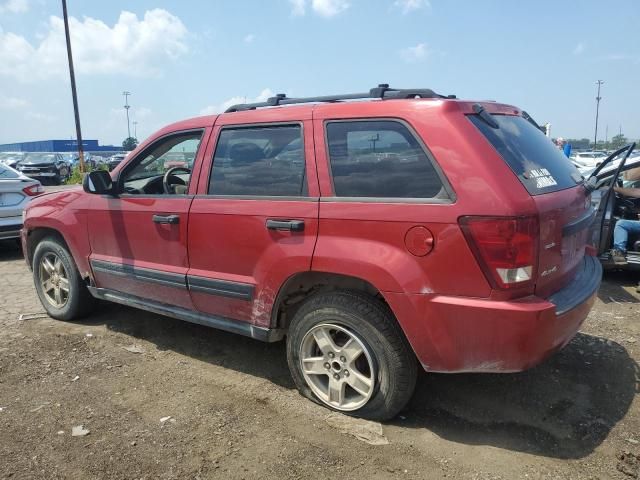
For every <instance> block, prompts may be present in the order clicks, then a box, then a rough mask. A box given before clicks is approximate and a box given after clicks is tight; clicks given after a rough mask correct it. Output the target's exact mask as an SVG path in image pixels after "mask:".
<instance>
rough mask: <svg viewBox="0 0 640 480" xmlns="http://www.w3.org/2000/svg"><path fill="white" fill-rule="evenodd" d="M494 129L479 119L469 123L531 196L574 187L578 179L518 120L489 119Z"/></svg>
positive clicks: (576, 173)
mask: <svg viewBox="0 0 640 480" xmlns="http://www.w3.org/2000/svg"><path fill="white" fill-rule="evenodd" d="M491 117H492V118H493V119H494V120H495V121H496V123H497V124H498V128H494V127H492V126H491V125H489V124H488V123H487V122H485V121H484V120H483V119H482V118H481V117H480V116H479V115H469V119H470V120H471V122H472V123H473V124H474V125H475V126H476V127H477V128H478V130H480V132H481V133H482V134H483V135H484V137H485V138H486V139H487V140H488V141H489V143H491V145H493V147H494V148H495V149H496V150H497V152H498V153H499V154H500V156H501V157H502V158H503V159H504V161H505V162H507V164H508V165H509V168H511V170H512V171H513V173H515V174H516V175H517V177H518V179H519V180H520V182H522V185H524V187H525V188H526V189H527V191H528V192H529V193H530V194H531V195H540V194H543V193H550V192H556V191H559V190H564V189H566V188H571V187H575V186H576V184H577V183H578V182H580V181H581V178H582V175H581V174H580V172H579V171H578V170H577V169H576V167H575V166H574V165H573V164H572V163H571V161H570V160H569V159H568V158H567V157H566V156H565V155H564V153H562V152H561V151H560V150H559V149H558V148H557V147H556V146H555V145H554V144H553V143H552V142H551V140H549V139H548V138H547V137H546V136H545V135H544V134H543V133H542V132H541V131H540V130H538V129H537V128H536V127H534V126H533V125H532V124H531V123H529V122H528V121H527V120H525V119H524V118H522V117H520V116H515V115H492V116H491Z"/></svg>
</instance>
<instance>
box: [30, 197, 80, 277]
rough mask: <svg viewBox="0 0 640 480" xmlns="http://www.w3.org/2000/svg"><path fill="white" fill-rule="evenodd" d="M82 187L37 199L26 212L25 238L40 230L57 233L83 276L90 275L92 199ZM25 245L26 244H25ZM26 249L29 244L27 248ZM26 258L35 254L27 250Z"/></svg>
mask: <svg viewBox="0 0 640 480" xmlns="http://www.w3.org/2000/svg"><path fill="white" fill-rule="evenodd" d="M87 197H88V195H87V194H86V193H84V192H83V190H82V187H78V188H73V189H69V190H64V191H60V192H54V193H51V194H45V195H42V196H40V197H37V198H34V199H33V200H32V201H31V202H30V203H29V205H28V206H27V208H26V209H25V212H24V227H23V239H25V240H26V237H27V236H28V235H31V234H32V233H33V231H35V230H36V229H38V228H48V229H51V230H55V231H56V232H58V233H59V234H60V235H61V236H62V238H63V239H64V240H65V242H66V243H67V246H68V247H69V250H70V253H71V255H72V256H73V259H74V261H75V262H76V265H77V267H78V271H79V272H80V274H81V276H82V277H86V276H88V275H89V274H90V272H91V269H90V268H89V261H88V258H89V254H90V253H91V247H90V246H89V238H88V235H87V210H86V206H87V203H88V202H89V201H90V200H91V199H90V198H87ZM25 243H26V242H25ZM25 247H26V245H25ZM25 253H26V255H25V256H26V258H30V255H31V254H32V253H33V252H28V251H26V250H25Z"/></svg>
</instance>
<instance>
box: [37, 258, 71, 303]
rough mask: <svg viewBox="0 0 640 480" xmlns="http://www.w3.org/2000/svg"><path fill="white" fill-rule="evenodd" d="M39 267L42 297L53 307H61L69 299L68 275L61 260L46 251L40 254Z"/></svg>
mask: <svg viewBox="0 0 640 480" xmlns="http://www.w3.org/2000/svg"><path fill="white" fill-rule="evenodd" d="M39 268H40V272H39V273H40V286H41V287H42V292H43V293H44V297H45V298H46V300H47V302H49V303H50V304H51V305H52V306H54V307H55V308H63V307H64V306H65V305H66V304H67V302H68V301H69V276H68V274H67V270H66V269H65V268H64V265H63V263H62V260H61V259H60V257H59V256H58V255H56V254H55V253H53V252H48V253H46V254H44V255H43V256H42V259H41V260H40V267H39Z"/></svg>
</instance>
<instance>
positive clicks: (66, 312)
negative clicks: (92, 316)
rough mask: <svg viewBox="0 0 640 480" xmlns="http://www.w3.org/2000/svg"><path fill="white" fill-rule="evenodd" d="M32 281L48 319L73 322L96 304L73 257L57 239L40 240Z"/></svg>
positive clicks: (34, 261) (35, 252)
mask: <svg viewBox="0 0 640 480" xmlns="http://www.w3.org/2000/svg"><path fill="white" fill-rule="evenodd" d="M32 268H33V280H34V283H35V287H36V292H37V293H38V297H39V299H40V303H42V306H43V307H44V309H45V310H46V311H47V314H49V316H50V317H52V318H55V319H58V320H76V319H78V318H81V317H83V316H85V315H87V314H88V313H89V312H90V311H91V310H92V307H93V305H94V304H95V299H94V298H93V296H92V295H91V293H89V290H88V289H87V286H86V285H85V283H84V281H83V280H82V277H81V276H80V272H78V269H77V267H76V264H75V262H74V261H73V257H72V256H71V254H70V253H69V251H68V250H67V248H66V246H65V245H64V244H63V243H62V242H61V241H60V240H58V239H57V238H53V237H49V238H45V239H44V240H42V241H40V243H38V245H37V246H36V248H35V251H34V254H33V263H32Z"/></svg>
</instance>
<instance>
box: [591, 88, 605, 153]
mask: <svg viewBox="0 0 640 480" xmlns="http://www.w3.org/2000/svg"><path fill="white" fill-rule="evenodd" d="M603 83H604V80H598V81H597V82H596V84H597V85H598V95H597V96H596V132H595V133H594V135H593V149H594V150H597V149H598V114H599V113H600V100H602V97H601V96H600V87H601V86H602V84H603Z"/></svg>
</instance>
